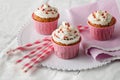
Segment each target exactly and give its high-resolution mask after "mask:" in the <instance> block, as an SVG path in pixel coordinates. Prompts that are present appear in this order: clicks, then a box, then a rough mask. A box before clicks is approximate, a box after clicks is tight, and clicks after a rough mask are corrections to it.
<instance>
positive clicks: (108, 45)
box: [67, 0, 120, 61]
mask: <svg viewBox="0 0 120 80" xmlns="http://www.w3.org/2000/svg"><path fill="white" fill-rule="evenodd" d="M96 10H106V11H108V12H109V13H111V14H112V15H113V16H114V17H115V18H116V19H117V23H116V25H115V33H114V35H113V37H112V39H110V40H107V41H97V40H94V39H92V38H91V37H90V35H89V30H88V29H85V30H84V31H82V32H81V36H82V43H81V44H82V46H83V49H84V50H85V53H86V54H87V55H90V56H92V57H93V59H95V60H98V61H105V60H113V59H115V58H114V57H116V56H117V57H119V56H120V26H119V25H120V14H119V10H118V6H117V3H116V0H109V1H108V0H98V1H97V2H95V3H91V4H88V5H84V6H78V7H75V8H71V9H69V10H68V11H67V12H68V15H69V17H70V19H69V20H68V21H69V22H71V24H73V25H74V26H79V25H80V24H81V25H83V26H87V17H88V15H89V14H90V13H91V12H93V11H96Z"/></svg>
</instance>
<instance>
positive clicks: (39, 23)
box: [32, 3, 59, 35]
mask: <svg viewBox="0 0 120 80" xmlns="http://www.w3.org/2000/svg"><path fill="white" fill-rule="evenodd" d="M32 18H33V20H34V23H35V28H36V31H37V32H38V33H40V34H47V35H48V34H51V33H52V32H53V31H54V30H55V29H56V28H57V24H58V19H59V13H58V11H57V9H56V8H54V7H52V6H50V5H49V4H47V3H46V4H43V5H42V6H41V7H40V8H38V10H36V11H35V12H33V14H32Z"/></svg>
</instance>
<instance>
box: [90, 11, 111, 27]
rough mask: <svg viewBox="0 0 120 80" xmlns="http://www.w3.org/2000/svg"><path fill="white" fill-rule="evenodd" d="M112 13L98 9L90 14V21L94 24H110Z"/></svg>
mask: <svg viewBox="0 0 120 80" xmlns="http://www.w3.org/2000/svg"><path fill="white" fill-rule="evenodd" d="M111 19H112V15H111V14H109V13H108V12H107V11H102V10H98V11H96V12H93V13H91V14H90V15H89V16H88V21H90V22H91V23H92V24H100V25H108V24H109V23H110V22H111Z"/></svg>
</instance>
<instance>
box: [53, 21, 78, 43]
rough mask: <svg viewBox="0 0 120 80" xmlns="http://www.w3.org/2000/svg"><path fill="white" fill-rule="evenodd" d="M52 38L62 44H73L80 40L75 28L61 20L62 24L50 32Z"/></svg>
mask: <svg viewBox="0 0 120 80" xmlns="http://www.w3.org/2000/svg"><path fill="white" fill-rule="evenodd" d="M52 38H53V40H54V41H56V42H60V43H62V44H66V45H69V44H74V43H76V42H78V41H79V40H80V33H79V31H78V29H77V28H75V27H72V26H71V25H70V24H69V23H68V22H62V25H60V27H59V28H58V29H56V30H55V31H54V32H53V33H52Z"/></svg>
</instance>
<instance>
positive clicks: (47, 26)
mask: <svg viewBox="0 0 120 80" xmlns="http://www.w3.org/2000/svg"><path fill="white" fill-rule="evenodd" d="M33 20H34V19H33ZM57 24H58V19H57V20H55V21H52V22H39V21H36V20H34V26H35V29H36V31H37V32H38V33H39V34H46V35H49V34H51V33H52V32H53V31H54V30H55V29H56V28H57Z"/></svg>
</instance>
